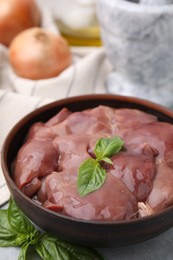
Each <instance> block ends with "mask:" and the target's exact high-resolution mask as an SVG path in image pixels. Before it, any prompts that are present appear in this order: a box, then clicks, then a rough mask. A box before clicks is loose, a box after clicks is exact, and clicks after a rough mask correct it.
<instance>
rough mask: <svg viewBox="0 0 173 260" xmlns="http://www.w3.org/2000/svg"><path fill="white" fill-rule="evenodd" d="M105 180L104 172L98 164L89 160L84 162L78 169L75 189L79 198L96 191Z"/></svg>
mask: <svg viewBox="0 0 173 260" xmlns="http://www.w3.org/2000/svg"><path fill="white" fill-rule="evenodd" d="M105 179H106V171H105V169H103V168H102V167H101V166H100V164H99V163H98V162H97V161H96V160H94V159H92V158H89V159H87V160H85V161H84V162H83V163H82V164H81V165H80V167H79V173H78V180H77V188H78V192H79V194H80V196H85V195H86V194H88V193H90V192H92V191H95V190H98V189H99V188H100V187H101V186H102V185H103V183H104V182H105Z"/></svg>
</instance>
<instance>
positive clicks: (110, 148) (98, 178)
mask: <svg viewBox="0 0 173 260" xmlns="http://www.w3.org/2000/svg"><path fill="white" fill-rule="evenodd" d="M123 144H124V142H123V140H122V139H121V138H120V137H118V136H116V137H114V138H100V139H99V140H98V141H97V143H96V145H95V148H94V154H95V156H96V158H95V159H93V158H89V159H87V160H85V161H84V162H83V163H82V164H81V165H80V167H79V171H78V178H77V190H78V192H79V195H80V196H81V197H83V196H85V195H87V194H89V193H90V192H93V191H96V190H98V189H99V188H100V187H101V186H102V185H103V184H104V182H105V180H106V170H105V169H104V168H103V167H102V164H101V163H102V162H105V163H107V164H113V163H112V160H111V159H110V158H109V157H111V156H113V155H115V154H117V153H118V152H120V150H121V149H122V147H123Z"/></svg>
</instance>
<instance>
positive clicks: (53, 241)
mask: <svg viewBox="0 0 173 260" xmlns="http://www.w3.org/2000/svg"><path fill="white" fill-rule="evenodd" d="M36 250H37V252H38V254H39V255H40V256H41V257H42V258H43V259H44V260H52V259H58V260H64V259H65V260H71V259H73V260H103V259H104V258H103V257H102V256H100V255H99V254H98V253H97V252H96V251H95V250H94V249H90V248H87V247H81V246H75V245H73V244H70V243H68V242H64V241H61V240H60V239H58V238H57V237H54V236H50V235H49V234H47V233H45V234H44V235H43V236H42V237H41V238H40V240H39V242H38V244H37V245H36Z"/></svg>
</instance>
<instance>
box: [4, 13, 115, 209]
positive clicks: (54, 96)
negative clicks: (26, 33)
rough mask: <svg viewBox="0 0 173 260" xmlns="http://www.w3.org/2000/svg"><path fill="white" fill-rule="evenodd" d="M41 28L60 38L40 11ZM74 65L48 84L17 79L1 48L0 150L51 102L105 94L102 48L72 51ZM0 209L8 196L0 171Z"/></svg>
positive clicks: (105, 66) (106, 68)
mask: <svg viewBox="0 0 173 260" xmlns="http://www.w3.org/2000/svg"><path fill="white" fill-rule="evenodd" d="M42 13H43V15H42V17H43V19H42V27H43V28H46V29H47V30H49V31H52V32H54V33H57V34H59V31H58V29H57V27H56V25H55V24H54V21H53V19H52V17H51V15H50V14H49V13H48V12H46V11H45V10H43V11H42ZM71 51H72V54H73V64H72V65H71V66H70V67H68V68H67V69H66V70H64V71H63V72H62V73H61V74H60V75H59V76H57V77H55V78H51V79H47V80H28V79H24V78H20V77H18V76H17V75H16V74H15V73H14V72H13V70H12V68H11V66H10V64H9V61H8V49H7V48H5V47H4V46H2V45H0V125H1V128H0V148H1V147H2V144H3V142H4V139H5V137H6V135H7V133H8V132H9V130H10V129H11V128H12V126H13V125H14V124H15V123H17V121H18V120H19V119H21V118H22V117H23V116H24V115H26V114H27V113H29V112H31V111H32V110H34V109H36V108H37V107H40V106H42V105H44V104H47V103H49V102H51V101H54V100H58V99H62V98H66V97H69V96H76V95H82V94H91V93H104V92H106V89H105V84H104V83H105V79H106V77H107V75H108V73H109V72H110V71H111V65H110V63H109V61H108V60H107V59H106V56H105V52H104V49H103V48H102V47H100V48H97V47H92V48H90V47H88V48H87V47H86V48H82V47H81V48H78V47H73V48H72V49H71ZM0 194H1V196H0V205H2V204H3V203H4V202H6V201H7V200H8V198H9V192H8V189H7V187H6V184H5V180H4V177H3V174H2V170H1V169H0Z"/></svg>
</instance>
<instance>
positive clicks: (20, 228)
mask: <svg viewBox="0 0 173 260" xmlns="http://www.w3.org/2000/svg"><path fill="white" fill-rule="evenodd" d="M8 222H9V224H10V227H11V228H12V229H13V231H14V232H16V233H20V234H21V233H22V234H29V233H32V232H34V230H35V228H34V226H33V225H32V224H31V222H30V221H29V219H28V218H27V217H26V216H25V215H24V213H23V212H22V211H21V210H20V209H19V208H18V207H17V205H16V204H15V202H14V201H13V200H12V199H10V202H9V207H8Z"/></svg>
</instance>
